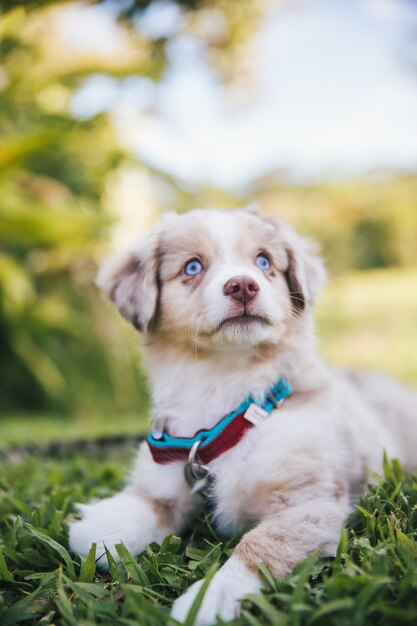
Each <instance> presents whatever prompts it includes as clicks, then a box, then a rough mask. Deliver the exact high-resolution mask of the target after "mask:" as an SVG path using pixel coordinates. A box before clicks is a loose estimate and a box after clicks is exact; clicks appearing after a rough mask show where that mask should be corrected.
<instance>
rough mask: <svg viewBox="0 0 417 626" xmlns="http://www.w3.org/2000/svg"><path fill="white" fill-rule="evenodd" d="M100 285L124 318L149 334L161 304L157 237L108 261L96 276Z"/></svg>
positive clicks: (154, 236) (147, 239)
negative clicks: (159, 301) (159, 302)
mask: <svg viewBox="0 0 417 626" xmlns="http://www.w3.org/2000/svg"><path fill="white" fill-rule="evenodd" d="M97 284H98V285H99V287H101V288H102V289H103V291H104V292H105V293H106V294H107V295H108V297H109V298H110V300H112V302H114V303H115V305H116V307H117V308H118V310H119V311H120V313H121V315H122V316H123V317H124V318H125V319H127V320H128V321H129V322H131V323H132V324H133V326H134V327H135V328H136V329H137V330H139V331H141V332H143V333H146V332H147V330H148V329H149V327H150V325H151V323H152V322H153V321H154V319H155V315H156V312H157V304H158V294H159V285H158V236H157V234H156V233H151V234H150V235H148V236H147V237H146V238H145V239H142V240H141V241H139V242H138V243H137V244H136V245H135V246H133V247H132V248H131V249H130V250H127V251H125V252H122V253H119V254H115V255H113V256H111V257H109V258H108V259H107V260H106V261H105V262H104V263H103V265H102V267H101V268H100V270H99V272H98V274H97Z"/></svg>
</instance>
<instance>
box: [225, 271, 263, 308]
mask: <svg viewBox="0 0 417 626" xmlns="http://www.w3.org/2000/svg"><path fill="white" fill-rule="evenodd" d="M258 291H259V285H258V283H257V282H256V280H254V279H253V278H250V276H234V277H233V278H230V279H229V280H228V281H227V283H226V284H225V285H224V287H223V293H224V295H225V296H229V297H230V298H232V299H233V300H236V301H237V302H241V303H242V304H243V305H246V304H247V303H248V302H250V301H251V300H253V299H254V298H255V297H256V295H257V293H258Z"/></svg>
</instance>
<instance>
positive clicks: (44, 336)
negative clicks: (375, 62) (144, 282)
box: [0, 0, 263, 413]
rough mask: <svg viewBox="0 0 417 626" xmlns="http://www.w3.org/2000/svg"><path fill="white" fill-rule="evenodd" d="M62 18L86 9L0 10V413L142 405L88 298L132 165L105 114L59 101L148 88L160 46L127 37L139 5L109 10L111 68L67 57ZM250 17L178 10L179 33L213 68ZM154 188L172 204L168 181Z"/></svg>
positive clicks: (218, 5) (88, 57) (139, 388)
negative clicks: (114, 187)
mask: <svg viewBox="0 0 417 626" xmlns="http://www.w3.org/2000/svg"><path fill="white" fill-rule="evenodd" d="M70 4H73V5H74V6H75V7H76V8H78V9H80V8H82V7H83V6H84V7H86V6H88V5H89V4H97V3H95V2H90V3H84V4H82V3H71V2H56V1H53V0H47V1H38V2H36V1H33V2H30V1H29V2H27V1H24V2H23V1H22V2H19V1H17V0H12V1H10V2H8V1H7V0H6V1H5V2H2V3H1V7H0V136H1V141H0V237H1V250H0V377H1V387H0V411H10V410H13V411H18V410H40V409H42V410H45V409H52V410H59V411H61V412H62V411H63V412H71V413H74V412H83V413H88V412H100V411H105V412H107V413H110V412H112V411H113V410H120V409H123V410H127V409H129V410H131V411H134V404H135V403H138V402H139V401H140V402H142V401H143V398H144V393H145V392H144V385H143V381H142V379H141V377H140V375H139V373H138V370H137V367H136V366H135V364H134V363H135V361H136V359H137V355H136V350H134V349H133V348H132V347H131V344H132V341H131V336H132V335H130V337H129V339H128V340H126V341H125V342H123V340H122V337H121V335H120V333H119V334H118V332H113V331H112V330H111V328H110V325H109V321H108V312H107V313H103V312H102V310H101V308H102V307H101V301H100V300H99V298H98V296H97V294H95V293H92V290H91V284H92V282H93V276H94V259H95V258H96V257H97V256H98V255H99V254H101V253H102V249H103V246H102V244H101V243H100V242H102V241H104V240H105V239H106V233H107V232H108V226H109V216H108V214H106V211H105V208H104V206H105V203H103V198H104V196H105V194H106V190H107V188H108V181H109V177H111V175H112V173H113V172H115V171H116V170H117V169H120V168H123V167H124V166H125V165H126V164H129V163H134V162H136V160H135V159H134V158H133V156H132V155H130V154H129V153H128V152H127V151H126V150H125V149H122V148H121V147H120V145H118V142H117V138H116V137H115V133H114V130H113V126H112V122H111V119H110V117H109V116H108V115H107V114H101V115H96V116H93V117H92V119H90V120H86V121H83V120H80V119H77V118H76V117H75V116H74V114H73V113H72V109H71V101H72V98H73V95H74V93H75V92H76V90H77V89H78V88H79V87H80V85H82V84H83V82H84V81H85V80H86V79H88V77H90V76H92V75H94V74H97V73H100V74H104V75H108V76H112V77H115V78H117V79H120V78H123V77H126V76H130V75H140V76H146V77H147V78H149V79H151V80H158V79H160V78H161V76H163V73H164V71H165V69H166V67H167V63H168V60H167V54H166V47H167V44H168V39H167V37H165V36H164V37H154V38H152V37H145V36H144V35H143V34H141V32H140V29H137V28H136V27H135V19H136V18H137V16H138V15H141V14H142V13H143V11H144V10H145V9H146V7H148V5H150V4H151V3H150V2H149V1H143V2H141V1H135V2H133V1H132V2H129V1H127V2H122V3H119V2H109V1H108V2H103V3H102V4H105V5H107V9H108V10H109V11H110V14H111V15H113V17H114V19H115V20H118V21H119V26H118V28H119V32H120V34H121V39H122V45H121V46H120V47H119V48H118V51H117V54H115V53H114V52H113V51H112V50H111V49H109V51H107V52H106V51H105V50H104V51H103V50H98V51H97V50H93V49H88V48H87V49H82V48H77V49H75V48H74V47H72V46H71V45H70V44H69V43H68V41H66V40H64V39H63V37H62V33H61V32H60V29H59V16H60V11H61V9H62V8H63V9H65V8H66V7H67V6H68V5H70ZM98 4H100V3H98ZM155 4H158V3H155ZM262 4H263V3H259V2H258V3H257V2H254V1H253V0H244V1H243V2H240V3H230V2H226V1H224V0H217V1H212V2H209V1H204V0H201V1H194V0H193V1H191V0H190V1H185V0H184V1H178V2H177V5H179V6H180V7H181V10H182V12H183V18H184V24H183V26H182V27H181V28H182V29H186V28H188V29H190V30H191V31H193V30H194V31H195V33H197V34H198V36H199V37H200V38H201V39H202V40H204V41H205V45H206V46H207V49H208V50H211V51H212V53H213V59H216V62H218V63H220V59H221V58H222V59H223V61H224V59H225V58H226V57H227V56H228V55H229V57H230V55H232V52H233V51H234V50H236V49H237V48H239V46H240V47H241V46H242V44H243V42H244V41H245V40H247V38H248V37H249V34H250V32H251V30H252V31H253V29H254V25H255V22H256V18H257V17H259V15H260V11H261V5H262ZM213 11H214V13H212V12H213ZM210 16H211V18H212V19H211V28H207V32H205V25H206V26H207V24H208V23H209V21H210V19H208V18H210ZM220 18H221V19H220ZM217 23H220V27H218V26H216V24H217ZM213 25H214V27H213ZM109 48H111V46H109ZM229 60H230V59H229ZM226 68H227V70H228V72H229V74H230V71H229V64H228V63H226V64H224V63H223V66H222V67H220V65H219V67H218V69H219V71H220V70H221V71H223V73H224V75H226V74H227V72H226ZM154 175H155V176H157V177H158V178H159V179H160V180H161V181H163V183H164V184H165V185H168V186H169V187H171V188H172V189H174V193H175V194H176V196H178V197H182V198H183V199H185V197H186V196H187V193H182V194H181V193H180V190H179V189H178V188H177V181H175V180H173V179H170V178H169V177H166V176H163V175H162V174H161V173H158V172H154ZM188 195H189V194H188ZM121 341H122V343H123V345H122V346H121V345H120V342H121ZM121 354H123V356H122V357H121ZM121 358H122V359H123V366H122V367H120V369H119V368H118V363H119V361H120V359H121ZM118 359H119V361H118Z"/></svg>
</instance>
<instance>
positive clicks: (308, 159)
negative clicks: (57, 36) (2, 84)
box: [66, 0, 417, 189]
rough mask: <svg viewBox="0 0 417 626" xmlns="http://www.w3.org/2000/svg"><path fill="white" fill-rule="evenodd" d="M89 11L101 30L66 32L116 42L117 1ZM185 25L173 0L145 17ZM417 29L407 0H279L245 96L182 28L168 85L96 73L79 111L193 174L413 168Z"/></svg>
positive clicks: (146, 28) (79, 42)
mask: <svg viewBox="0 0 417 626" xmlns="http://www.w3.org/2000/svg"><path fill="white" fill-rule="evenodd" d="M91 10H94V11H96V13H95V14H91V13H90V14H89V15H90V18H91V16H92V19H94V25H95V28H94V31H95V35H94V37H93V38H92V37H91V29H89V28H88V19H87V20H86V19H83V23H84V25H85V28H86V35H85V36H83V35H82V32H80V30H79V27H78V29H75V28H71V24H70V21H68V20H67V22H66V36H67V37H69V38H71V37H72V38H73V43H74V45H76V46H79V47H80V46H93V47H94V46H96V47H97V46H98V47H99V46H100V45H104V42H107V45H109V42H112V45H114V46H115V50H116V49H117V45H119V44H120V41H119V40H118V37H120V33H116V30H115V29H116V26H115V24H114V21H113V18H112V15H111V12H110V11H108V9H104V8H103V7H89V9H88V11H91ZM97 11H99V13H97ZM105 11H106V12H105ZM97 15H99V16H100V19H99V20H97ZM76 22H79V20H77V19H76V17H74V23H76ZM181 25H182V16H181V13H180V11H179V10H178V8H177V7H176V6H174V5H172V4H170V3H169V2H160V3H158V4H157V5H156V7H155V6H154V7H153V8H152V9H151V10H150V11H148V12H147V13H146V14H145V16H144V17H143V18H142V19H141V20H138V22H137V28H138V29H139V30H141V31H142V32H143V33H145V34H147V35H148V36H151V37H155V36H158V35H161V34H165V35H166V34H172V33H173V32H177V31H178V30H179V29H180V28H181ZM416 28H417V10H416V9H413V7H412V3H411V2H406V1H405V0H404V1H403V0H343V1H339V2H335V1H334V0H304V1H302V0H296V1H294V2H291V3H287V4H286V6H284V7H282V6H281V3H280V4H279V5H278V3H274V2H272V3H271V5H270V9H269V10H268V12H267V14H266V16H265V19H264V21H263V23H262V24H261V26H260V28H259V30H258V31H257V32H256V33H255V38H254V41H253V43H252V48H251V50H252V59H251V68H252V69H251V71H252V72H253V81H252V82H253V85H254V93H248V94H246V95H247V97H244V98H240V99H239V98H233V97H231V96H230V94H229V93H228V92H227V91H226V90H224V89H223V88H222V85H221V83H220V81H219V79H218V77H217V76H216V75H215V73H214V72H213V70H212V69H210V67H209V66H208V65H207V63H206V59H205V54H204V52H205V51H204V47H203V46H202V44H201V42H200V41H199V40H197V39H194V38H192V37H190V36H188V35H186V34H180V35H178V36H176V37H175V38H174V39H173V42H172V43H171V45H170V47H169V57H170V67H169V69H168V71H167V74H166V76H165V77H164V79H163V80H162V81H161V82H160V83H159V84H155V83H153V82H152V81H150V80H147V79H143V78H140V77H133V78H129V79H125V80H123V81H116V80H115V79H112V78H109V77H106V76H102V75H98V76H95V77H92V78H90V79H89V80H88V82H87V83H86V84H85V85H84V86H83V87H82V88H81V89H80V91H79V93H78V94H77V96H76V97H75V99H74V101H73V111H74V113H75V114H76V115H78V116H80V117H89V116H91V115H93V114H95V113H97V112H98V111H100V110H103V109H108V110H110V111H111V112H112V115H113V118H114V122H115V125H116V128H117V131H118V133H119V137H120V140H121V141H122V142H123V143H125V144H126V145H127V146H128V147H130V148H131V149H132V150H133V151H134V152H135V153H136V154H137V155H138V157H140V158H141V159H143V160H145V161H147V162H149V163H150V164H152V165H155V166H156V167H158V168H160V169H162V170H164V171H166V172H168V173H170V174H173V175H175V176H178V177H180V178H181V179H183V180H184V181H190V182H194V183H204V184H213V185H215V186H218V187H225V188H230V189H235V188H239V187H242V186H244V185H246V184H248V183H250V182H251V181H253V180H254V179H256V178H257V177H259V176H262V175H263V174H265V173H269V172H273V171H277V172H286V173H287V175H288V176H289V177H290V178H291V179H292V180H296V181H300V182H305V181H316V180H323V179H329V178H334V177H338V178H343V177H351V176H357V175H362V174H364V173H368V172H373V171H375V170H391V169H399V170H413V169H417V60H416V64H415V66H413V63H412V62H411V61H412V59H411V51H412V39H411V35H412V33H413V29H414V32H415V29H416ZM88 31H89V32H90V36H87V32H88ZM113 32H114V36H113V35H112V33H113Z"/></svg>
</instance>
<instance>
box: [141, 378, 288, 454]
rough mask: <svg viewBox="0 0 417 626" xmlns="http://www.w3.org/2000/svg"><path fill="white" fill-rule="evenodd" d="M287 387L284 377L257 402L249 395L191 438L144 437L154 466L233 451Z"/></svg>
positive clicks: (273, 405)
mask: <svg viewBox="0 0 417 626" xmlns="http://www.w3.org/2000/svg"><path fill="white" fill-rule="evenodd" d="M291 389H292V388H291V385H290V383H289V382H288V381H287V380H286V379H285V378H280V379H279V380H278V382H277V383H276V384H275V385H274V386H273V387H272V388H271V389H270V391H269V392H268V393H267V394H266V395H265V397H264V399H263V401H262V402H261V403H259V404H258V403H255V401H254V399H253V398H252V396H249V397H248V398H247V399H246V400H244V401H243V402H242V404H240V405H239V407H238V408H237V409H236V410H235V411H232V412H231V413H228V414H227V415H226V416H225V417H223V418H222V419H221V420H220V421H219V422H217V424H216V425H215V426H214V427H213V428H211V429H209V430H204V429H203V430H199V431H198V432H197V433H196V434H195V435H194V436H193V437H171V436H170V435H169V434H168V433H167V432H166V431H163V432H162V433H160V434H159V433H158V435H156V434H151V435H148V437H147V442H148V445H149V449H150V451H151V454H152V457H153V459H154V461H155V462H156V463H161V464H165V463H170V462H172V461H192V462H196V463H198V464H204V465H205V464H207V463H210V461H213V460H214V459H216V458H217V457H218V456H220V455H221V454H223V453H224V452H226V451H227V450H230V448H233V446H235V445H236V444H237V443H238V442H239V441H240V440H241V439H242V437H243V435H244V434H245V433H246V431H247V430H249V429H250V428H252V427H253V426H254V425H256V424H258V423H259V422H261V421H262V420H263V419H265V417H267V416H268V415H269V413H271V412H272V411H273V410H274V409H275V408H277V407H278V406H280V405H281V404H282V402H283V401H284V400H285V398H287V397H288V396H289V395H290V394H291Z"/></svg>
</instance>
